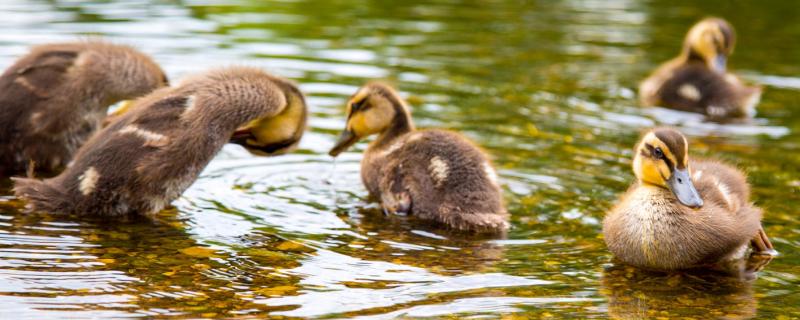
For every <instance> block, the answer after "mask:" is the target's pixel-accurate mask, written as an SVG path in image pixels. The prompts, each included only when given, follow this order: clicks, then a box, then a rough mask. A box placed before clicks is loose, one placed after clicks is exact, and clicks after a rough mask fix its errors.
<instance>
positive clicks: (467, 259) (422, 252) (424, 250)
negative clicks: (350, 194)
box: [342, 208, 506, 275]
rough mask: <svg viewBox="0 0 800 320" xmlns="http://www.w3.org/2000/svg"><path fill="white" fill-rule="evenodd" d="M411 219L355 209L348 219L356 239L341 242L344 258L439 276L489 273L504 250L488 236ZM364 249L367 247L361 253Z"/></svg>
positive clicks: (503, 254) (374, 210)
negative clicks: (385, 263) (409, 268)
mask: <svg viewBox="0 0 800 320" xmlns="http://www.w3.org/2000/svg"><path fill="white" fill-rule="evenodd" d="M415 219H417V218H415V217H413V216H405V217H390V216H386V215H383V214H381V213H380V210H379V209H377V208H362V209H359V214H357V215H356V217H354V216H348V217H347V218H346V220H349V221H347V222H348V223H351V224H353V225H354V228H356V229H357V230H358V231H359V233H360V234H363V235H365V236H364V237H359V238H350V237H349V236H347V239H342V241H343V242H346V243H348V247H347V248H343V249H344V250H346V251H347V253H346V254H347V255H349V256H352V257H357V258H360V259H363V260H379V261H387V262H392V263H399V264H403V265H408V266H414V267H421V268H427V269H429V270H430V271H433V272H437V273H443V274H452V275H456V274H462V273H463V272H465V271H469V272H492V271H493V268H494V267H495V265H496V264H497V263H499V262H501V261H502V260H503V259H504V257H505V252H506V247H505V246H502V245H497V244H495V243H494V242H493V241H491V240H492V239H496V238H497V237H496V236H492V235H489V234H485V235H475V234H473V233H470V232H464V231H458V230H451V229H442V228H438V227H437V226H435V225H430V224H424V223H419V222H421V221H414V220H415ZM364 248H368V250H365V249H364Z"/></svg>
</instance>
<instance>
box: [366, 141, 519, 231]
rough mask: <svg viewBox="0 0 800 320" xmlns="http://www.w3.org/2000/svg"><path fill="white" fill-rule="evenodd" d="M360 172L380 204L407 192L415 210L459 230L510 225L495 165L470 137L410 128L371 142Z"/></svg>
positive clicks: (384, 203)
mask: <svg viewBox="0 0 800 320" xmlns="http://www.w3.org/2000/svg"><path fill="white" fill-rule="evenodd" d="M362 178H363V180H364V184H365V185H366V186H367V189H368V190H369V191H370V193H371V194H373V195H375V196H377V197H380V199H381V201H382V202H383V205H384V207H386V206H387V204H389V205H391V203H392V202H397V201H402V200H403V199H397V198H398V197H400V198H402V197H403V196H404V195H405V194H407V196H408V197H409V198H410V199H409V200H410V208H409V209H410V211H411V213H412V214H413V215H415V216H417V217H419V218H421V219H426V220H433V221H435V222H438V223H442V224H444V225H447V226H449V227H452V228H454V229H458V230H471V231H484V232H498V231H503V230H505V229H507V228H508V222H507V218H508V214H507V212H506V210H505V208H504V206H503V201H502V195H501V191H500V187H499V186H498V184H497V180H496V179H497V177H496V173H495V171H494V168H493V167H492V166H491V164H490V162H489V160H488V159H487V157H486V156H485V155H484V154H483V153H482V152H481V151H480V149H478V148H477V147H476V146H475V145H473V144H472V143H471V142H470V141H468V140H467V139H465V138H464V137H462V136H461V135H458V134H456V133H453V132H449V131H443V130H422V131H411V132H409V133H407V134H405V135H403V136H401V137H398V138H397V139H395V140H394V141H391V142H387V143H385V144H382V145H374V144H373V145H372V146H370V148H369V149H368V150H367V154H366V156H365V158H364V160H363V162H362Z"/></svg>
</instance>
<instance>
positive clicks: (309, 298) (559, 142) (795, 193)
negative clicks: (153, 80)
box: [0, 0, 800, 319]
mask: <svg viewBox="0 0 800 320" xmlns="http://www.w3.org/2000/svg"><path fill="white" fill-rule="evenodd" d="M799 14H800V5H798V4H797V3H795V2H793V1H775V0H770V1H758V2H756V1H702V2H698V1H661V0H658V1H624V0H623V1H601V0H588V1H499V0H498V1H446V0H442V1H431V2H424V1H363V2H351V1H337V0H334V1H302V0H298V1H293V0H288V1H255V0H253V1H230V2H226V1H221V0H198V1H150V2H148V1H115V2H111V1H18V0H11V1H2V3H0V48H1V49H0V67H2V68H5V67H7V66H8V65H10V64H11V63H12V62H13V60H14V59H15V58H16V57H17V56H19V55H21V54H23V53H25V52H26V50H27V47H29V46H30V45H32V44H38V43H43V42H49V41H59V40H73V39H75V38H76V37H78V36H82V35H87V34H101V35H103V36H105V37H107V38H109V39H112V40H114V41H116V42H120V43H126V44H132V45H134V46H136V47H138V48H140V49H141V50H143V51H145V52H147V53H149V54H151V55H153V56H154V58H155V59H156V60H157V61H158V62H159V63H161V64H162V65H163V66H164V68H165V69H166V70H167V71H168V73H169V76H170V78H172V79H180V78H181V77H182V76H184V75H187V74H189V73H192V72H201V71H203V70H205V69H207V68H210V67H213V66H219V65H230V64H245V65H251V66H259V67H263V68H265V69H267V70H269V71H271V72H273V73H276V74H278V75H282V76H285V77H288V78H291V79H293V80H295V81H297V82H298V83H300V84H301V89H302V90H303V91H304V92H305V93H306V94H307V95H308V102H309V104H310V108H311V115H312V118H311V121H310V125H311V128H310V130H309V131H308V132H307V134H306V135H305V137H304V139H303V142H302V143H301V147H300V150H299V151H298V152H297V153H295V154H292V155H288V156H284V157H277V158H259V157H253V156H251V155H249V154H248V153H247V152H245V151H244V150H243V149H241V148H239V147H236V146H227V147H226V148H225V149H224V150H223V152H221V154H220V155H219V156H218V157H217V159H215V160H214V161H213V162H212V163H211V165H210V166H209V167H208V168H207V169H206V170H205V172H204V173H203V175H202V177H201V178H200V179H199V180H198V181H197V182H196V183H195V184H194V186H193V187H192V188H191V189H190V190H188V191H187V192H186V193H185V194H184V196H183V197H182V198H181V199H179V200H177V201H175V202H174V206H175V209H174V210H167V211H165V212H163V213H161V214H160V215H159V216H158V218H157V219H156V221H155V222H151V221H141V222H136V223H131V224H115V223H111V224H102V223H98V222H93V221H82V220H77V219H74V218H64V217H51V216H46V215H26V214H22V213H19V212H18V211H17V209H16V207H17V205H18V204H17V203H16V201H15V200H14V199H13V198H12V197H10V196H6V197H3V198H2V199H3V200H0V317H2V318H32V319H39V318H43V317H59V318H66V317H136V316H179V317H236V316H247V315H250V316H257V317H266V316H275V317H278V316H286V317H323V318H324V317H328V318H336V317H347V316H360V317H365V318H376V319H382V318H391V317H399V316H405V317H440V316H444V315H448V314H456V315H459V316H473V317H479V316H490V317H495V316H499V315H501V314H503V315H506V316H509V317H513V316H519V317H520V318H524V317H534V318H536V317H546V316H552V317H556V318H562V317H576V318H605V317H620V318H655V317H664V318H672V317H694V318H703V319H705V318H709V317H712V318H748V317H753V316H756V315H757V316H759V317H762V318H776V317H785V318H797V317H800V294H798V290H797V286H798V284H800V279H798V276H799V275H800V253H798V248H800V218H798V216H799V215H798V209H797V208H798V205H800V174H799V173H798V166H800V143H799V142H800V140H799V138H800V109H798V99H799V98H800V77H798V75H800V42H798V41H797V39H800V20H799V19H798V18H797V17H798V16H799ZM707 15H719V16H722V17H725V18H727V19H728V20H730V22H731V23H732V24H733V25H734V26H735V27H736V28H737V31H738V35H739V41H738V47H737V49H736V52H735V53H734V55H733V57H732V58H731V61H730V66H731V68H732V69H733V70H735V71H736V72H738V73H739V74H740V75H742V76H743V77H744V78H745V79H747V81H750V82H753V83H758V84H760V85H762V86H764V87H765V94H764V96H763V99H762V102H761V104H760V106H759V114H758V116H757V118H756V119H755V120H753V121H752V122H750V123H746V124H736V125H724V126H722V125H717V124H712V123H705V122H703V120H702V118H701V117H698V116H694V115H690V114H685V113H678V112H673V111H668V110H665V109H658V108H640V107H639V106H638V103H637V101H636V96H635V90H636V86H637V84H638V81H640V80H641V79H642V78H643V77H645V76H646V74H647V73H648V72H649V71H650V70H652V69H653V68H655V67H656V66H657V64H658V63H660V62H662V61H664V60H666V59H669V58H670V57H672V56H674V55H676V54H677V52H678V51H679V46H680V43H681V41H682V38H683V36H684V34H685V32H686V31H687V29H688V28H689V26H691V24H693V23H694V22H695V21H697V20H698V19H700V18H702V17H705V16H707ZM375 78H380V79H387V80H389V81H390V82H392V83H394V84H396V85H397V86H398V88H399V90H401V92H402V95H403V96H404V97H406V98H407V99H408V100H409V102H410V103H411V105H412V108H413V113H414V118H415V120H416V122H417V125H418V126H420V127H442V128H449V129H454V130H458V131H460V132H463V133H464V134H465V135H467V136H469V137H470V138H472V139H474V140H475V141H476V142H477V143H478V144H480V145H481V146H483V147H484V148H485V149H486V150H487V151H488V152H490V153H491V154H492V156H493V159H494V161H495V164H496V165H497V167H498V169H499V174H500V178H501V181H502V184H503V186H504V189H505V194H506V199H507V203H508V206H509V208H510V211H511V212H512V224H513V229H512V230H511V231H510V233H509V235H508V237H507V238H506V239H474V238H470V237H465V236H461V235H456V234H449V233H447V232H444V231H442V230H439V229H436V228H431V227H427V226H424V225H419V224H416V223H412V222H410V221H408V220H406V219H404V218H401V217H383V216H382V215H381V214H380V212H379V210H378V209H377V206H376V205H375V204H370V203H368V202H366V200H365V198H366V192H365V190H364V188H363V186H362V185H361V182H360V178H359V174H358V171H359V166H358V161H359V159H360V157H361V154H360V152H357V151H360V150H362V149H363V147H364V146H365V145H364V144H360V145H359V148H356V150H353V152H351V153H347V154H345V155H344V156H342V157H340V159H339V160H338V161H337V163H336V165H335V167H334V165H333V163H332V161H331V159H330V158H329V157H328V156H326V155H325V153H326V151H327V149H328V148H330V147H331V146H332V144H333V142H334V139H335V136H336V134H337V132H338V131H339V130H340V129H341V128H342V126H343V122H344V119H343V114H342V113H343V106H344V103H345V101H346V98H347V97H348V96H349V95H350V94H352V93H354V92H355V91H356V89H357V88H358V87H359V86H360V85H361V84H363V83H364V82H365V81H367V80H370V79H375ZM654 125H675V126H677V127H679V128H680V129H681V130H683V131H684V132H685V133H687V134H688V135H689V137H690V140H691V143H692V149H691V152H692V153H693V154H694V155H698V156H713V157H717V158H721V159H724V160H727V161H729V162H731V163H734V164H736V165H738V166H739V167H740V168H743V169H745V170H746V171H747V172H748V173H749V175H750V181H751V183H752V184H753V191H754V196H753V199H754V201H755V202H756V203H757V204H758V205H759V206H761V207H763V208H764V209H765V212H766V216H765V222H764V223H765V227H766V230H767V232H768V233H769V234H770V235H771V236H772V239H773V243H774V244H775V246H776V248H777V250H778V251H780V252H781V256H779V257H778V258H777V259H776V260H774V261H773V262H772V263H771V264H770V265H769V266H768V267H767V269H766V270H765V271H764V272H762V273H761V274H760V277H759V278H758V280H756V281H754V282H752V283H746V282H739V281H735V280H725V279H716V278H708V277H696V276H689V275H672V276H660V275H651V274H645V273H642V272H638V271H635V270H632V269H626V268H610V267H611V266H612V264H611V263H610V261H611V256H610V254H609V253H608V251H607V250H606V248H605V245H604V243H603V240H602V237H601V236H600V235H599V233H600V230H601V227H600V222H601V221H602V218H603V216H604V214H605V212H606V210H608V209H609V208H610V207H611V206H612V205H613V203H614V202H615V201H616V198H617V196H618V195H619V194H620V193H621V192H623V191H624V190H625V189H626V188H627V186H628V185H629V183H630V182H631V181H632V179H633V175H632V173H631V171H630V157H631V148H632V146H633V144H634V143H635V141H636V139H637V137H638V136H639V134H640V132H641V131H642V130H644V129H645V128H648V127H651V126H654ZM334 168H335V169H334Z"/></svg>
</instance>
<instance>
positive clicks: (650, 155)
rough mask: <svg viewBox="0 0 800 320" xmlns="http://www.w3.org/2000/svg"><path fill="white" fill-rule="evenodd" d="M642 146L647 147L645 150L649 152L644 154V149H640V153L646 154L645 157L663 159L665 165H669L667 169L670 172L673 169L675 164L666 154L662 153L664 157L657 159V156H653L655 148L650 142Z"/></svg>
mask: <svg viewBox="0 0 800 320" xmlns="http://www.w3.org/2000/svg"><path fill="white" fill-rule="evenodd" d="M644 146H645V147H647V150H648V151H649V152H650V153H649V154H644V150H643V151H642V155H643V156H646V157H648V158H651V159H656V160H663V161H664V162H665V163H666V164H667V167H669V171H670V172H672V171H675V165H674V164H673V163H672V160H670V159H669V157H667V156H666V154H665V155H664V157H662V158H660V159H659V158H658V157H656V156H655V154H656V148H655V147H653V146H652V145H650V144H645V145H644Z"/></svg>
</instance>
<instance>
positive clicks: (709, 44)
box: [639, 18, 761, 121]
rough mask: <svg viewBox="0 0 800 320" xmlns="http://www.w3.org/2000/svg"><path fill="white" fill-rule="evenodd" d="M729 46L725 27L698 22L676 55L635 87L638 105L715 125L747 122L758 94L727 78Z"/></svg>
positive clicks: (717, 20) (712, 20)
mask: <svg viewBox="0 0 800 320" xmlns="http://www.w3.org/2000/svg"><path fill="white" fill-rule="evenodd" d="M735 42H736V36H735V33H734V30H733V27H732V26H731V25H730V24H729V23H728V22H727V21H725V20H723V19H720V18H707V19H704V20H702V21H700V22H698V23H697V24H696V25H694V26H693V27H692V29H691V30H689V33H688V34H687V35H686V40H684V44H683V51H682V52H681V54H680V55H679V56H678V57H677V58H674V59H672V60H670V61H668V62H666V63H664V64H663V65H662V66H661V67H659V68H658V69H656V71H655V72H653V74H652V75H650V76H649V77H648V78H647V79H645V80H644V81H643V82H642V83H641V85H640V86H639V98H640V100H641V102H642V104H644V105H659V106H664V107H668V108H672V109H677V110H682V111H689V112H696V113H701V114H704V115H706V116H708V117H709V119H711V120H715V121H723V120H730V119H736V118H744V117H749V116H753V115H754V114H755V107H756V104H758V101H759V100H760V98H761V88H759V87H750V86H746V85H745V84H743V83H742V81H741V80H739V78H737V77H736V76H735V75H733V74H731V73H728V72H727V61H728V57H729V56H730V55H731V53H733V48H734V44H735Z"/></svg>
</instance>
